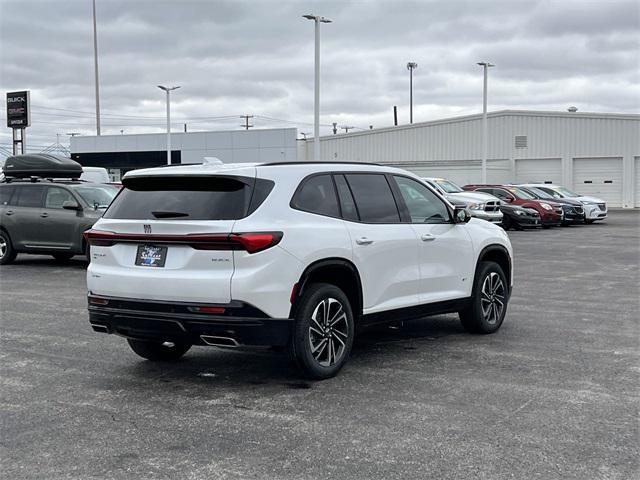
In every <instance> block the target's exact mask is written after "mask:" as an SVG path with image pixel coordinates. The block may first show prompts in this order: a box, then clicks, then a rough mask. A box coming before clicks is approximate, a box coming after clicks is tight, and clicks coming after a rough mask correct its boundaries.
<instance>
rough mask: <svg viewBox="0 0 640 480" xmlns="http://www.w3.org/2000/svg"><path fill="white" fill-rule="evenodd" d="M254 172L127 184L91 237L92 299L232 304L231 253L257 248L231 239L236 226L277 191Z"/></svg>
mask: <svg viewBox="0 0 640 480" xmlns="http://www.w3.org/2000/svg"><path fill="white" fill-rule="evenodd" d="M176 171H178V169H176ZM255 171H256V169H255V168H254V167H250V168H243V169H242V170H241V172H242V174H241V175H234V174H229V173H227V172H224V173H221V174H219V173H215V174H209V175H180V174H179V173H176V174H173V173H172V174H163V175H156V176H132V177H130V178H125V179H124V181H123V185H124V189H123V190H122V191H121V192H120V194H119V195H118V196H117V197H116V198H115V200H114V201H113V203H112V204H111V206H110V207H109V209H108V210H107V211H106V213H105V215H104V217H103V218H102V219H101V220H100V221H99V222H98V223H96V225H94V227H93V229H92V230H89V231H88V232H85V238H86V239H87V241H88V242H89V244H90V248H91V264H90V265H89V269H88V274H87V284H88V288H89V291H90V293H92V294H94V295H103V296H110V297H120V298H131V299H144V300H160V301H178V302H189V303H193V302H198V303H205V304H211V303H213V304H219V303H229V302H230V300H231V293H230V291H231V278H232V276H233V271H234V263H233V251H234V250H241V249H242V250H250V249H252V248H256V242H255V238H253V240H252V239H251V238H249V239H247V238H245V237H243V236H242V235H238V234H232V233H231V232H233V226H234V223H235V221H236V220H237V219H240V218H244V217H246V216H247V215H249V214H251V213H252V212H253V211H255V209H256V208H258V206H259V205H260V204H261V203H262V202H263V201H264V200H265V198H266V197H267V195H268V194H269V192H270V191H271V189H272V188H273V182H271V181H269V180H262V179H256V178H255ZM234 173H236V172H234ZM267 240H268V239H265V238H262V239H261V242H265V241H267ZM272 240H273V241H277V240H279V239H275V238H273V239H272ZM258 244H261V243H260V241H259V242H258ZM259 246H260V245H258V247H259Z"/></svg>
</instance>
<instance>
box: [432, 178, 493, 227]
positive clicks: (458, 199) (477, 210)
mask: <svg viewBox="0 0 640 480" xmlns="http://www.w3.org/2000/svg"><path fill="white" fill-rule="evenodd" d="M423 180H424V181H425V182H427V183H428V184H429V185H431V186H432V187H433V188H435V189H436V190H438V192H440V193H441V194H442V195H444V197H445V198H446V199H447V200H449V201H450V202H453V203H454V204H458V205H459V204H464V205H465V207H467V210H468V211H469V213H470V214H471V216H472V217H476V218H481V219H482V220H486V221H488V222H491V223H502V217H503V215H502V212H501V211H500V204H501V203H502V202H501V201H500V199H499V198H498V197H494V196H493V195H489V194H488V193H482V192H467V191H465V190H463V189H462V187H460V186H458V185H456V184H455V183H453V182H452V181H451V180H446V179H444V178H434V177H427V178H423Z"/></svg>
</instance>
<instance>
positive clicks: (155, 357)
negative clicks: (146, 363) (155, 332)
mask: <svg viewBox="0 0 640 480" xmlns="http://www.w3.org/2000/svg"><path fill="white" fill-rule="evenodd" d="M127 342H128V343H129V346H130V347H131V350H133V351H134V352H136V353H137V354H138V355H140V356H141V357H142V358H146V359H147V360H152V361H161V362H170V361H174V360H178V359H179V358H180V357H182V355H184V354H185V353H187V351H188V350H189V349H190V348H191V345H189V344H188V343H179V342H151V341H147V340H134V339H132V338H128V339H127Z"/></svg>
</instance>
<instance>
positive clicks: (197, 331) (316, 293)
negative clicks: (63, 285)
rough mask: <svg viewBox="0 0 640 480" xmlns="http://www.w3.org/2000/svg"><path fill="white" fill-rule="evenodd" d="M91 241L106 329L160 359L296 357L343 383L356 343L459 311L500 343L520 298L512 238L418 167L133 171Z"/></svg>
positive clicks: (96, 295) (93, 281) (318, 374)
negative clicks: (246, 353) (243, 348)
mask: <svg viewBox="0 0 640 480" xmlns="http://www.w3.org/2000/svg"><path fill="white" fill-rule="evenodd" d="M123 185H124V188H123V189H122V190H121V192H120V194H119V195H118V196H117V197H116V199H115V200H114V201H113V203H112V204H111V206H110V207H109V209H108V210H107V212H106V213H105V215H104V217H103V218H102V219H100V220H99V221H98V222H97V223H96V224H95V225H94V227H93V229H91V230H89V231H87V232H86V233H85V237H86V239H87V241H88V242H89V244H90V245H91V263H90V265H89V268H88V272H87V284H88V290H89V297H88V302H89V316H90V323H91V325H92V327H93V329H94V330H95V331H98V332H105V333H115V334H118V335H121V336H124V337H126V338H127V339H128V342H129V345H130V346H131V348H132V349H133V350H134V351H135V352H136V353H137V354H139V355H141V356H142V357H144V358H147V359H150V360H171V359H176V358H179V357H180V356H182V355H183V354H184V353H185V352H186V351H187V350H188V349H189V348H190V347H191V346H192V345H214V346H222V347H236V346H240V345H262V346H267V345H268V346H280V347H284V346H287V347H288V349H289V352H290V353H291V355H292V357H293V359H294V360H295V361H296V362H297V363H298V365H299V366H300V367H301V369H302V370H303V372H304V373H305V374H306V375H307V376H310V377H312V378H327V377H330V376H333V375H335V374H336V373H337V372H338V371H339V370H340V368H341V367H342V366H343V365H344V363H345V362H346V360H347V358H348V356H349V353H350V350H351V345H352V343H353V338H354V334H355V333H356V330H360V329H362V328H364V327H367V326H370V325H373V324H377V323H381V322H389V321H401V320H407V319H412V318H420V317H424V316H425V315H430V314H436V313H446V312H459V315H460V319H461V321H462V325H463V326H464V327H465V328H466V329H467V330H469V331H471V332H476V333H492V332H495V331H496V330H497V329H498V328H499V327H500V325H501V324H502V321H503V319H504V317H505V313H506V309H507V302H508V300H509V295H510V292H511V287H512V278H513V269H512V265H513V261H512V249H511V244H510V242H509V239H508V237H507V235H506V234H505V232H504V231H503V230H502V229H501V228H499V227H497V226H495V225H492V224H490V223H489V222H484V221H480V220H476V219H471V218H470V217H469V214H468V213H467V211H466V210H465V209H463V208H461V207H457V208H454V207H453V206H452V205H451V204H449V203H448V202H447V201H446V200H445V199H444V198H443V197H442V196H440V195H439V194H438V193H437V192H436V191H435V190H434V189H432V188H430V187H428V186H427V185H426V184H425V183H424V182H423V181H421V180H420V179H419V178H418V177H416V176H415V175H412V174H410V173H408V172H406V171H404V170H400V169H395V168H387V167H383V166H378V165H371V164H363V163H310V162H301V163H274V164H235V165H208V164H204V165H190V166H189V165H184V166H176V167H167V168H153V169H145V170H136V171H132V172H129V173H128V174H127V175H126V176H125V177H124V179H123Z"/></svg>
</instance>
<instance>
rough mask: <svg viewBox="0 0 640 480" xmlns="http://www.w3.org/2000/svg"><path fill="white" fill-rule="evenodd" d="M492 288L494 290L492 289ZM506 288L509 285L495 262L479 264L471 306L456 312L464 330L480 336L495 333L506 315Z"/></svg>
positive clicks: (507, 296)
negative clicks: (494, 308) (494, 307)
mask: <svg viewBox="0 0 640 480" xmlns="http://www.w3.org/2000/svg"><path fill="white" fill-rule="evenodd" d="M497 280H499V282H501V284H500V283H498V282H497ZM500 285H501V286H500ZM493 286H495V287H496V288H492V287H493ZM508 288H509V283H508V281H507V278H506V276H505V274H504V272H503V271H502V268H501V267H500V265H498V264H497V263H495V262H480V264H479V265H478V268H477V271H476V278H475V280H474V283H473V293H472V295H471V304H470V306H469V307H468V308H466V309H465V310H462V311H460V312H458V315H459V316H460V323H462V326H463V327H464V328H465V330H467V331H468V332H470V333H481V334H487V333H494V332H496V331H497V330H498V329H499V328H500V326H501V325H502V322H503V321H504V317H505V314H506V313H507V303H508V300H509V295H508ZM483 292H484V293H483ZM487 293H489V294H488V295H487ZM496 300H497V301H496ZM500 303H502V307H501V308H500ZM492 305H495V306H496V310H493V307H492Z"/></svg>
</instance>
